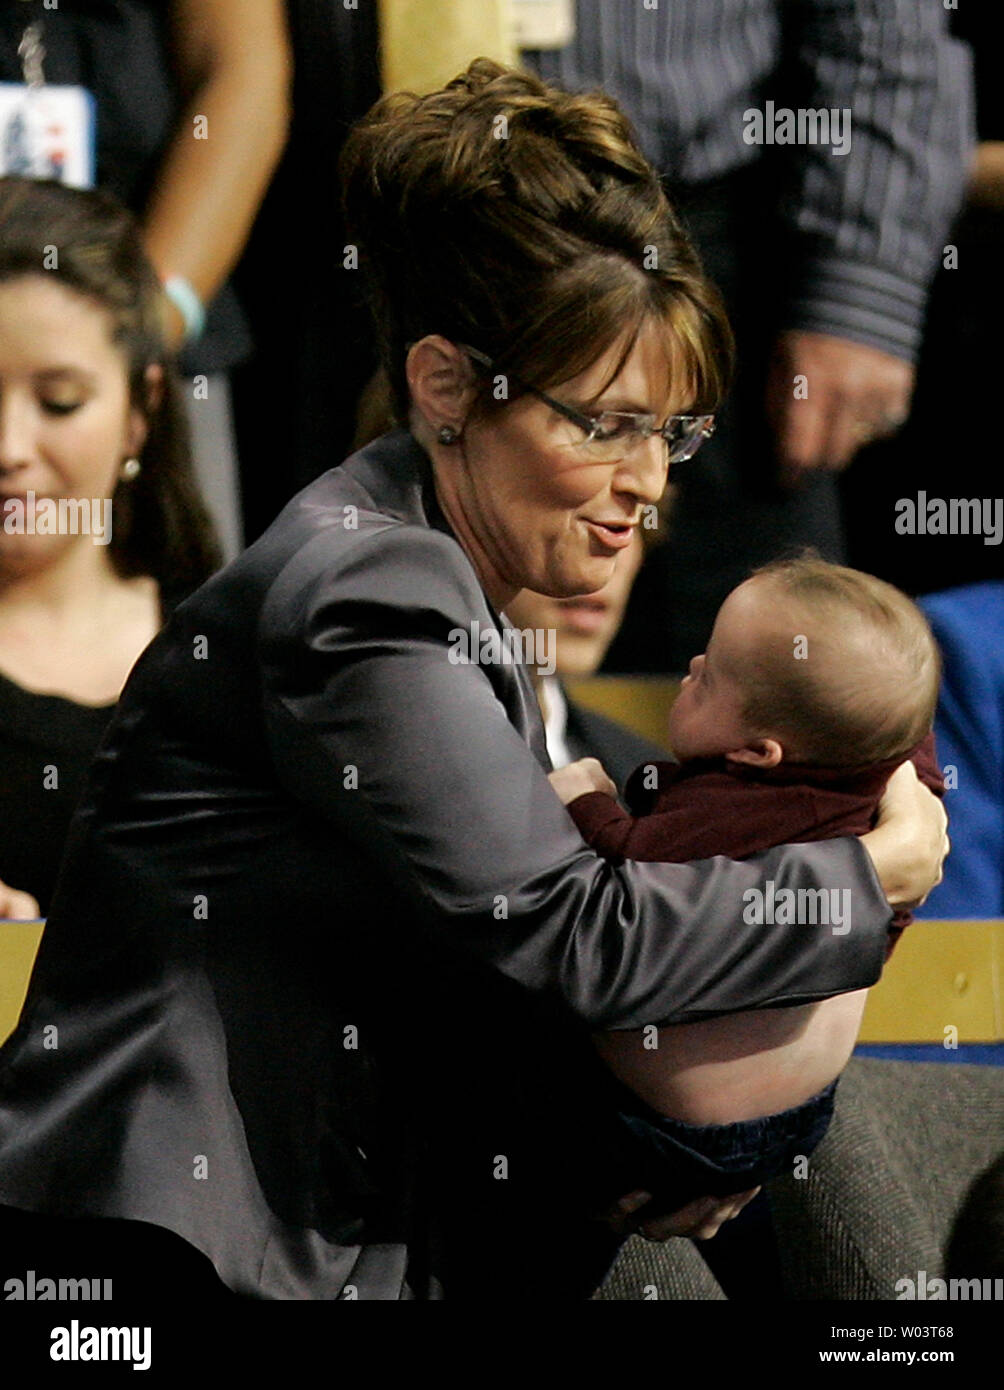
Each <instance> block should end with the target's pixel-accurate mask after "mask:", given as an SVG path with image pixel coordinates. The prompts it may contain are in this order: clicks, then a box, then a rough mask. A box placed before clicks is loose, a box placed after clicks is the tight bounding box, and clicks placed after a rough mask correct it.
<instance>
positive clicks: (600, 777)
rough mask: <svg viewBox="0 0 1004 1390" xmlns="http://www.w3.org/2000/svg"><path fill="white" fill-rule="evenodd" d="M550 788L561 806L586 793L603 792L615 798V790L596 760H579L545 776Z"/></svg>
mask: <svg viewBox="0 0 1004 1390" xmlns="http://www.w3.org/2000/svg"><path fill="white" fill-rule="evenodd" d="M547 776H548V779H549V781H550V783H551V786H552V787H553V788H554V790H555V791H556V792H557V793H558V795H559V796H560V797H561V803H562V805H563V806H567V805H568V803H569V802H570V801H574V800H575V798H576V797H577V796H585V794H586V793H587V792H605V793H606V795H607V796H613V797H616V795H617V788H616V787H615V786H614V784H613V782H611V780H610V778H609V777H608V776H607V774H606V773H605V772H604V771H603V765H602V764H601V763H600V762H599V761H598V760H597V759H596V758H580V759H579V761H578V762H577V763H569V764H568V766H567V767H559V768H558V770H557V771H556V772H549V773H548V774H547Z"/></svg>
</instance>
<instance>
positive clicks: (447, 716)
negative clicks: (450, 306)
mask: <svg viewBox="0 0 1004 1390" xmlns="http://www.w3.org/2000/svg"><path fill="white" fill-rule="evenodd" d="M472 622H477V623H478V624H479V625H480V629H481V632H482V633H483V632H484V631H486V630H489V629H491V628H492V627H494V626H495V624H496V623H497V622H498V615H497V614H496V613H494V612H493V611H492V609H491V607H490V606H489V604H488V602H487V601H486V599H485V595H484V593H483V592H482V590H481V588H480V586H479V584H478V580H477V578H476V576H475V573H474V570H473V569H472V567H471V565H470V563H469V561H468V559H467V557H466V555H465V554H464V552H463V550H462V549H461V548H460V545H459V544H458V542H457V541H456V539H455V538H454V537H453V535H452V534H451V532H450V530H449V528H448V526H447V525H446V522H445V520H444V519H443V517H442V514H441V513H440V511H439V508H438V506H437V504H436V500H435V496H434V491H433V488H432V478H431V468H430V464H429V460H428V458H427V456H426V455H425V453H424V451H423V450H422V449H421V448H420V447H419V446H418V445H417V443H416V442H415V440H414V439H413V438H412V436H411V435H410V434H408V433H407V432H405V431H395V432H393V433H391V434H388V435H385V436H384V437H383V438H382V439H379V440H377V441H376V442H375V443H373V444H371V445H369V446H368V447H367V448H365V449H364V450H362V451H361V452H359V453H357V454H355V455H353V456H352V457H351V458H350V459H349V460H347V461H346V462H345V463H344V464H342V465H341V466H340V467H338V468H334V469H332V470H331V471H330V472H328V473H326V474H324V475H323V476H322V477H321V478H319V479H317V481H316V482H314V483H312V484H311V485H310V486H309V487H307V488H306V489H305V490H304V491H303V492H301V493H300V494H299V495H298V496H297V497H296V498H294V499H293V501H291V502H290V503H289V505H288V506H287V507H286V508H285V510H284V511H283V512H282V514H281V515H280V516H279V517H278V519H277V520H276V521H275V522H274V524H273V525H272V527H271V528H270V529H269V531H268V532H267V533H266V534H265V535H264V536H263V537H262V538H261V539H260V540H259V541H258V542H257V543H256V544H254V545H253V546H251V547H250V549H249V550H247V551H246V552H245V553H244V554H243V555H242V556H241V557H240V558H239V559H237V560H236V561H235V562H234V563H232V564H231V565H229V566H228V567H227V568H226V569H224V570H223V571H222V572H220V573H219V574H218V575H216V576H215V577H214V578H212V579H211V580H210V581H209V582H208V583H207V584H205V585H204V586H203V587H202V588H201V589H200V590H198V592H196V593H195V594H194V595H193V596H192V597H191V598H189V599H188V600H187V601H186V602H184V603H182V604H181V605H180V606H179V607H178V608H177V609H176V610H175V612H174V614H173V615H172V617H171V619H170V621H169V623H168V625H167V626H166V628H165V629H164V630H163V631H162V632H161V634H160V635H159V636H158V637H157V638H156V639H155V640H154V642H153V643H152V644H151V645H150V646H149V647H148V648H147V650H146V651H145V652H144V653H143V655H142V657H141V658H140V660H139V662H138V663H137V665H136V667H135V669H134V671H133V673H132V675H131V677H130V679H129V682H128V684H127V686H126V689H125V692H124V695H123V698H122V701H121V705H120V707H119V709H118V712H117V715H116V717H115V719H114V722H113V724H112V726H111V728H110V731H109V734H108V736H107V737H106V739H105V741H104V743H103V744H102V747H101V749H100V750H99V752H98V755H97V757H96V760H95V762H94V765H93V767H92V771H91V775H90V780H89V783H88V785H87V788H86V790H85V793H84V796H83V799H82V802H81V805H80V807H79V810H78V813H77V815H76V818H75V820H74V823H73V826H72V829H71V834H70V839H69V844H68V849H67V854H66V857H65V859H64V864H63V870H62V874H61V877H60V881H59V884H58V887H57V890H56V896H55V899H54V903H53V907H52V911H51V914H50V917H49V921H48V925H47V928H46V931H45V935H44V939H43V944H42V947H41V952H40V957H39V961H38V965H37V968H36V972H35V975H34V977H33V981H32V986H31V990H30V994H29V1000H28V1005H27V1007H26V1010H25V1013H24V1016H23V1018H22V1021H21V1024H20V1026H19V1028H18V1030H17V1032H16V1033H15V1034H14V1035H13V1037H12V1039H11V1040H10V1042H9V1044H8V1045H7V1046H6V1048H5V1049H4V1050H3V1053H2V1054H0V1201H2V1202H5V1203H8V1204H10V1205H13V1206H18V1207H22V1208H26V1209H29V1210H38V1211H44V1212H49V1213H56V1214H59V1213H63V1214H75V1213H76V1214H81V1213H83V1214H91V1215H99V1216H101V1215H105V1216H117V1217H126V1218H134V1219H137V1220H142V1221H148V1222H153V1223H155V1224H157V1225H160V1226H163V1227H166V1228H168V1229H170V1230H173V1231H175V1232H177V1233H178V1234H180V1235H181V1236H182V1237H184V1238H185V1239H187V1240H188V1241H189V1242H191V1243H192V1244H193V1245H195V1246H196V1247H198V1248H199V1249H200V1250H202V1251H204V1252H205V1253H206V1254H207V1255H208V1256H209V1257H210V1259H211V1260H212V1261H213V1263H214V1265H215V1267H216V1269H217V1271H218V1272H219V1274H220V1276H221V1278H222V1279H223V1280H224V1281H225V1282H226V1283H227V1284H228V1285H229V1286H230V1287H231V1288H233V1289H236V1290H238V1291H241V1292H244V1293H249V1294H255V1295H258V1296H262V1297H274V1298H314V1299H332V1298H339V1297H345V1296H349V1297H359V1298H375V1299H400V1298H418V1299H425V1298H435V1297H441V1296H443V1294H444V1292H445V1295H446V1296H451V1295H452V1293H453V1292H454V1290H456V1291H457V1292H458V1293H459V1292H461V1291H462V1289H463V1286H464V1283H465V1281H466V1280H468V1278H469V1276H470V1270H471V1267H472V1266H471V1261H472V1260H475V1261H476V1258H477V1256H476V1251H477V1248H478V1243H479V1242H481V1243H482V1244H483V1243H484V1240H485V1239H488V1242H489V1247H490V1248H489V1249H488V1251H487V1253H488V1255H489V1257H490V1259H489V1261H488V1262H489V1263H491V1262H493V1261H494V1262H495V1263H497V1258H496V1257H499V1252H500V1251H501V1249H502V1246H503V1244H505V1245H506V1246H507V1248H508V1245H509V1244H512V1242H511V1241H507V1240H505V1239H504V1238H503V1237H504V1233H506V1232H507V1231H508V1232H509V1233H512V1232H513V1231H515V1230H517V1229H518V1231H519V1233H520V1237H519V1242H517V1243H521V1245H522V1251H523V1259H524V1261H526V1260H527V1259H528V1258H529V1259H532V1258H534V1256H533V1253H532V1252H533V1251H534V1249H535V1245H534V1242H535V1240H536V1239H537V1234H538V1233H539V1231H540V1229H542V1228H543V1227H544V1226H547V1225H548V1224H550V1227H551V1229H557V1228H558V1227H560V1223H561V1221H562V1220H568V1221H569V1222H572V1221H573V1220H578V1219H579V1218H580V1216H581V1213H580V1212H579V1211H578V1210H577V1209H576V1210H574V1211H573V1210H572V1207H573V1205H574V1203H573V1202H572V1197H571V1196H570V1194H572V1193H574V1192H576V1191H577V1188H576V1181H577V1179H578V1177H579V1176H580V1173H581V1171H585V1170H586V1169H588V1166H589V1157H590V1155H589V1152H588V1145H585V1146H583V1145H582V1144H581V1143H580V1144H579V1146H578V1147H577V1148H573V1149H571V1150H569V1149H568V1148H567V1147H566V1148H565V1149H561V1144H560V1139H558V1138H556V1139H555V1142H554V1143H553V1144H552V1143H551V1141H550V1139H549V1138H546V1137H545V1131H546V1130H547V1127H548V1125H550V1124H552V1123H553V1125H554V1128H555V1134H556V1135H557V1133H558V1131H559V1130H565V1131H567V1123H568V1121H569V1118H570V1116H571V1115H572V1113H573V1110H574V1113H575V1114H581V1113H582V1099H583V1096H584V1095H585V1090H584V1089H583V1086H582V1077H584V1076H585V1074H586V1073H585V1071H581V1072H579V1073H578V1074H577V1076H576V1077H573V1072H574V1071H575V1068H576V1067H577V1066H578V1065H579V1060H581V1059H580V1057H579V1051H578V1049H579V1047H580V1042H581V1039H583V1038H586V1037H587V1034H588V1030H589V1029H595V1028H598V1027H604V1028H622V1027H629V1026H631V1027H637V1026H640V1025H642V1024H646V1023H659V1024H662V1023H668V1022H677V1021H683V1020H693V1019H697V1018H700V1017H702V1016H708V1015H713V1014H719V1013H724V1012H731V1011H734V1010H737V1009H748V1008H752V1007H757V1006H763V1005H770V1004H793V1003H796V1002H800V1001H807V1000H813V999H819V998H822V997H825V996H827V995H829V994H833V993H840V992H842V991H846V990H851V989H858V988H861V987H863V986H867V985H871V984H873V983H874V981H875V980H876V979H877V978H878V976H879V973H880V969H881V964H882V960H883V954H884V948H885V938H886V928H887V926H888V923H889V919H890V915H891V914H890V909H889V907H888V905H887V903H886V901H885V898H884V896H883V894H882V891H881V888H880V886H879V884H878V882H877V879H876V877H875V874H874V870H873V868H872V865H871V861H870V859H869V858H868V856H867V854H866V852H865V851H864V850H863V849H862V847H861V845H860V844H859V842H858V841H857V840H856V839H853V838H848V839H841V840H832V841H828V842H824V843H819V844H810V845H800V846H793V847H782V848H779V849H775V850H772V851H770V852H769V853H766V854H763V855H760V856H759V857H757V858H756V859H752V860H749V861H747V862H744V863H734V862H732V861H730V860H727V859H722V858H716V859H712V860H708V861H705V862H702V863H697V864H691V865H661V864H639V863H628V864H625V865H623V866H622V867H612V866H611V865H609V864H607V863H606V862H605V861H604V860H602V859H601V858H599V857H598V856H596V855H595V854H593V853H592V852H591V851H590V850H589V849H588V848H587V847H586V846H585V845H584V843H583V842H582V840H581V838H580V837H579V834H578V832H577V831H576V829H575V826H574V825H573V823H572V821H571V819H570V818H569V816H568V815H567V813H566V812H565V810H564V808H563V807H562V805H561V804H560V803H559V801H558V799H557V797H556V796H555V795H554V793H553V791H552V789H551V787H550V785H549V783H548V781H547V778H546V775H545V773H546V770H547V769H548V767H549V764H548V761H547V754H546V752H545V749H544V739H543V730H542V727H541V722H540V717H539V714H538V710H537V705H536V702H535V700H534V696H533V693H532V690H531V688H530V685H529V682H528V680H527V678H526V676H525V674H524V672H523V671H522V669H521V668H519V667H518V666H516V665H513V664H507V663H506V662H504V661H498V662H497V663H496V664H488V665H485V664H462V663H459V662H458V661H457V660H456V657H457V655H458V652H459V650H460V648H459V646H458V639H457V636H456V634H457V632H458V630H459V631H463V632H469V630H470V625H471V623H472ZM768 880H773V882H774V884H775V888H776V889H781V888H784V887H787V888H795V889H799V888H806V889H811V888H819V887H827V888H832V887H837V888H849V889H850V890H851V902H852V904H853V928H852V930H851V931H850V932H849V933H848V934H846V935H841V936H837V935H834V934H833V933H832V932H831V931H830V930H829V929H828V928H825V927H807V926H779V925H773V926H766V927H765V926H751V925H748V924H746V923H745V922H744V920H743V908H744V898H743V894H744V892H745V891H746V890H747V889H749V888H755V887H762V886H763V885H764V884H765V883H766V881H768ZM566 1093H567V1094H566ZM568 1097H574V1103H572V1102H569V1100H568ZM527 1115H531V1116H532V1117H533V1118H532V1119H531V1120H530V1121H528V1120H527ZM535 1146H536V1147H535ZM542 1188H543V1190H544V1192H545V1194H546V1203H545V1204H544V1205H543V1206H541V1208H540V1213H539V1214H540V1217H541V1219H540V1221H537V1218H536V1217H535V1216H534V1215H533V1211H534V1208H533V1203H532V1200H531V1199H530V1198H529V1197H528V1195H527V1194H528V1193H533V1192H537V1193H539V1192H540V1191H541V1189H542ZM559 1208H560V1211H559ZM548 1212H550V1223H549V1222H548V1220H545V1217H546V1216H547V1213H548ZM555 1222H557V1223H558V1225H557V1226H555V1224H554V1223H555ZM472 1229H473V1230H475V1231H476V1232H477V1233H478V1235H477V1238H476V1239H475V1238H474V1237H472V1236H471V1235H470V1231H471V1230H472ZM568 1229H571V1225H569V1226H568ZM485 1232H488V1233H491V1232H494V1233H495V1234H494V1236H490V1235H489V1236H487V1237H486V1236H484V1235H483V1234H482V1233H485ZM492 1240H494V1247H492V1246H491V1241H492ZM465 1242H466V1244H465ZM549 1277H551V1276H549ZM561 1278H562V1276H561V1275H560V1274H553V1280H554V1283H553V1288H554V1290H555V1292H556V1293H557V1294H560V1291H561V1290H560V1285H561Z"/></svg>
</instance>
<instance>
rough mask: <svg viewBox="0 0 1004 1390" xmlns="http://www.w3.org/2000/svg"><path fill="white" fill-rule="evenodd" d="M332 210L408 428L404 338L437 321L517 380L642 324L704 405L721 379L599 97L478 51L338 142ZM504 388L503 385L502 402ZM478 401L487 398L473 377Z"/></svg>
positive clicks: (707, 301) (552, 368)
mask: <svg viewBox="0 0 1004 1390" xmlns="http://www.w3.org/2000/svg"><path fill="white" fill-rule="evenodd" d="M340 167H341V177H342V182H343V197H344V206H345V220H346V225H347V227H348V234H349V239H350V242H351V243H354V244H357V245H358V247H359V252H360V261H359V263H360V268H361V270H362V272H363V274H364V276H365V281H366V288H367V294H368V298H369V303H370V308H371V312H372V316H373V321H374V326H375V330H376V334H377V338H378V342H379V346H380V353H381V359H382V362H383V365H384V368H385V370H386V373H387V377H388V380H389V382H390V389H391V396H392V401H393V408H394V412H395V415H396V417H397V419H398V420H399V421H401V422H402V423H404V422H406V420H407V414H408V406H409V397H408V386H407V381H406V378H405V361H406V357H407V351H408V347H409V345H410V344H411V343H413V342H416V341H418V340H420V339H421V338H422V337H424V336H425V335H426V334H430V333H439V334H442V335H443V336H444V337H446V338H449V339H451V340H452V341H454V342H459V343H467V344H470V345H471V346H473V347H476V348H478V349H479V350H480V351H481V352H484V353H486V354H487V355H488V356H489V357H490V358H491V359H492V360H493V362H494V363H495V365H496V367H497V369H498V371H499V372H501V373H507V374H509V376H510V379H512V380H513V381H514V384H515V385H517V386H518V385H519V384H520V382H522V383H526V384H528V385H530V386H534V387H537V388H538V389H545V388H546V387H548V386H550V385H553V384H556V383H558V382H561V381H567V380H569V379H570V378H571V377H573V376H575V375H577V374H578V373H579V372H581V371H584V370H585V369H586V368H587V367H589V366H591V365H592V364H593V363H594V362H596V361H597V360H598V359H599V358H600V356H601V355H602V354H603V353H604V352H606V351H607V350H608V349H609V348H610V347H612V346H613V344H614V343H617V342H619V341H620V340H621V338H622V336H624V335H625V334H626V335H627V341H626V346H625V348H624V351H623V354H622V357H621V361H620V362H618V364H617V365H616V367H615V370H614V372H613V374H612V376H611V378H610V379H611V380H612V379H613V377H614V376H616V375H617V373H618V372H619V371H620V368H621V366H622V365H623V362H624V361H626V359H627V357H628V356H629V354H630V352H631V349H632V347H633V345H634V341H635V340H636V338H637V335H638V334H639V333H640V331H641V329H642V328H643V326H644V325H645V324H646V323H650V322H653V321H654V322H656V323H658V324H660V325H661V326H662V328H663V330H664V334H665V339H666V345H667V360H669V361H675V360H680V359H679V358H678V357H676V356H675V355H673V349H674V348H675V349H678V350H682V362H683V364H684V370H685V371H686V372H687V374H688V377H689V382H688V387H689V394H690V406H689V409H691V410H693V411H694V412H695V413H702V414H703V413H705V412H712V411H714V410H716V409H717V408H718V406H719V405H720V404H721V401H722V397H723V396H724V394H725V391H726V389H727V386H728V382H729V379H730V376H731V371H732V363H733V356H734V349H733V340H732V333H731V330H730V327H729V324H728V320H727V318H726V315H725V311H724V308H723V306H722V301H721V299H720V297H719V294H718V292H717V290H716V289H715V288H714V286H713V285H712V284H711V283H710V281H709V280H708V279H707V278H706V276H705V275H704V272H703V270H702V268H701V264H700V261H699V259H698V256H697V253H696V252H695V250H694V248H693V246H692V244H691V242H690V240H689V238H688V237H687V235H686V232H685V231H684V229H683V227H682V225H681V223H680V222H679V220H678V219H677V217H676V215H675V213H674V212H673V210H672V208H671V207H670V205H669V203H668V202H667V199H666V195H665V192H664V190H663V187H662V184H661V182H660V179H659V176H658V174H657V173H656V171H655V170H654V169H653V168H652V166H651V165H650V164H649V163H648V161H647V160H646V159H645V157H644V155H643V154H642V152H641V150H640V148H639V147H638V144H637V141H636V139H635V136H634V133H633V131H632V129H631V126H630V124H629V122H628V120H627V117H626V116H625V115H624V113H623V111H622V110H621V109H620V107H619V106H618V105H617V103H616V102H615V101H614V100H613V98H611V97H609V96H607V95H606V94H605V93H603V92H590V93H586V94H584V95H579V94H573V93H569V92H563V91H560V90H559V89H557V88H554V87H549V86H547V85H546V84H545V83H544V82H542V81H541V80H540V79H539V78H537V77H535V76H533V75H532V74H530V73H526V72H519V71H517V70H515V69H511V68H505V67H502V66H501V65H500V64H498V63H495V62H492V61H491V60H490V59H487V58H478V59H476V60H475V61H474V62H473V63H471V65H470V66H469V67H468V68H467V70H466V71H465V72H463V73H461V75H460V76H459V77H456V78H454V80H453V81H452V82H450V83H448V85H447V86H446V87H445V88H444V89H443V90H441V91H438V92H432V93H430V94H429V95H427V96H416V95H414V94H413V93H409V92H394V93H391V94H390V95H388V96H386V97H384V98H383V99H382V100H380V101H379V102H377V104H376V105H375V106H374V107H373V108H372V109H371V110H370V112H369V113H368V114H367V115H366V116H365V117H364V118H363V119H362V121H361V122H359V124H357V125H356V126H355V127H354V129H353V130H352V131H351V132H350V134H349V137H348V139H347V141H346V144H345V147H344V149H343V151H342V157H341V166H340ZM516 394H517V392H515V391H514V392H513V396H514V397H515V395H516ZM476 408H477V410H478V412H479V413H482V414H488V413H490V412H492V411H493V410H494V409H501V408H502V406H501V405H500V404H499V403H498V402H496V401H494V399H493V393H492V381H491V379H490V378H489V379H488V380H487V381H485V382H484V383H483V388H482V390H481V392H480V393H479V397H478V399H477V402H476Z"/></svg>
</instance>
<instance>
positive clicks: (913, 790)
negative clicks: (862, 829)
mask: <svg viewBox="0 0 1004 1390" xmlns="http://www.w3.org/2000/svg"><path fill="white" fill-rule="evenodd" d="M862 843H863V844H864V846H865V848H866V849H867V850H868V851H869V853H870V854H871V856H872V859H873V861H874V863H875V868H876V872H877V873H878V876H879V879H880V880H881V883H882V887H883V889H884V890H885V894H886V897H887V898H888V899H889V902H890V903H891V904H892V905H893V907H905V908H913V907H917V906H919V904H920V903H922V902H923V901H924V899H925V898H926V897H927V895H928V893H930V891H931V889H932V888H934V886H935V885H936V884H938V883H940V882H941V876H942V873H943V866H944V862H945V858H946V856H947V854H948V850H949V839H948V816H947V815H946V814H945V808H944V805H943V804H942V801H941V798H940V797H937V796H935V795H934V793H933V792H931V791H930V790H928V788H927V787H926V786H925V785H924V784H923V782H921V781H920V779H919V778H918V776H917V769H916V768H915V767H914V765H913V763H912V762H911V761H907V762H905V763H903V764H902V765H901V766H900V767H898V768H897V769H896V771H895V772H894V773H893V775H892V776H891V777H890V778H889V781H888V784H887V785H886V789H885V792H884V794H883V796H882V800H881V801H880V803H879V813H878V820H877V822H876V826H875V829H874V830H873V831H870V832H869V833H868V834H867V835H864V836H862Z"/></svg>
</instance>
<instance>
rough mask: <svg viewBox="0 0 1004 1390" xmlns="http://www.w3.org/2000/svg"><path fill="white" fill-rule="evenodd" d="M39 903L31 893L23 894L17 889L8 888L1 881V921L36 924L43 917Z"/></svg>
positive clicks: (0, 880)
mask: <svg viewBox="0 0 1004 1390" xmlns="http://www.w3.org/2000/svg"><path fill="white" fill-rule="evenodd" d="M41 915H42V914H41V913H40V912H39V910H38V903H37V902H36V901H35V899H34V898H33V897H32V896H31V894H30V893H21V892H19V891H18V889H16V888H8V887H7V885H6V883H4V881H3V880H2V879H0V920H2V919H8V920H10V921H14V922H34V921H37V920H38V919H39V918H40V917H41Z"/></svg>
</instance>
